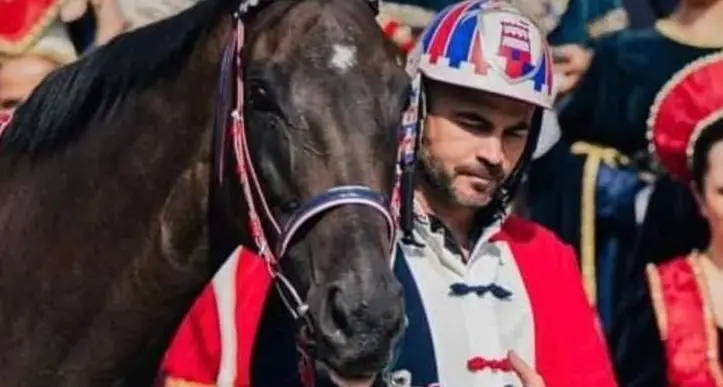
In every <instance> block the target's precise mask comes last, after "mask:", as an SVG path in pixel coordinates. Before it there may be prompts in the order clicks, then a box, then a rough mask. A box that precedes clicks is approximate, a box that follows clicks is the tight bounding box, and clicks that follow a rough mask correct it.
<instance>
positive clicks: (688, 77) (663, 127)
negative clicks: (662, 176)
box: [647, 51, 723, 182]
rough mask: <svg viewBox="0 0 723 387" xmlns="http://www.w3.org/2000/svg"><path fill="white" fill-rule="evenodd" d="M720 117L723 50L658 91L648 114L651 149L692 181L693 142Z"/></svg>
mask: <svg viewBox="0 0 723 387" xmlns="http://www.w3.org/2000/svg"><path fill="white" fill-rule="evenodd" d="M720 118H723V51H721V52H716V53H714V54H710V55H707V56H704V57H702V58H700V59H698V60H696V61H694V62H691V63H690V64H688V65H687V66H685V67H684V68H683V69H682V70H680V71H678V72H677V73H675V75H673V77H672V78H671V79H670V80H668V82H667V83H666V84H665V85H664V86H663V88H662V89H661V90H660V91H659V92H658V95H657V96H656V97H655V100H654V102H653V105H652V107H651V108H650V116H649V117H648V133H647V135H648V141H649V142H650V151H651V153H652V154H653V155H655V156H657V158H658V160H659V161H660V162H661V164H662V165H663V166H664V167H665V168H666V169H667V171H668V173H670V174H671V175H672V176H673V177H674V178H676V179H678V180H681V181H685V182H688V181H690V179H691V172H690V158H691V156H692V154H693V145H694V144H695V141H696V140H697V139H698V137H699V136H700V134H701V132H702V131H703V130H704V129H705V128H707V127H708V126H709V125H710V124H712V123H713V122H715V121H717V120H718V119H720Z"/></svg>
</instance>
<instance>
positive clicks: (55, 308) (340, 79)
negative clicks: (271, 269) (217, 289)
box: [0, 0, 407, 387]
mask: <svg viewBox="0 0 723 387" xmlns="http://www.w3.org/2000/svg"><path fill="white" fill-rule="evenodd" d="M370 5H371V6H370ZM373 6H374V4H370V3H368V2H366V1H364V0H298V1H292V0H278V1H274V2H268V4H265V3H264V2H263V1H262V4H261V5H259V6H256V7H253V8H251V9H249V10H248V11H247V12H243V13H242V17H243V20H244V22H245V23H244V24H245V26H246V28H245V31H246V39H245V44H244V46H243V49H242V52H241V54H240V57H241V58H242V62H241V63H242V67H241V69H240V73H239V74H242V79H243V85H244V91H245V95H246V98H244V99H243V100H244V101H245V107H244V109H243V115H244V116H245V118H246V119H245V122H246V131H247V137H246V139H247V141H248V144H247V145H248V148H249V150H250V151H249V152H248V154H247V156H248V157H249V159H250V160H251V162H252V163H253V166H254V168H255V171H256V175H257V176H258V180H259V182H258V187H259V188H260V189H261V191H262V194H263V195H262V196H261V195H255V196H254V197H255V198H254V199H253V200H254V201H257V203H256V206H257V208H258V207H260V206H261V204H260V199H261V198H262V197H263V198H265V201H266V202H267V203H268V204H269V207H270V208H269V210H270V213H271V215H272V216H273V218H274V219H275V221H276V223H278V224H280V225H281V226H284V225H285V224H287V223H288V222H294V225H295V226H298V227H292V229H293V230H292V231H289V230H288V229H284V230H286V233H284V232H283V231H282V232H280V233H279V232H276V230H275V227H274V225H273V223H274V222H273V221H272V220H271V219H270V218H269V217H267V216H264V213H263V212H261V216H262V222H261V223H262V226H263V230H264V231H265V234H266V236H267V238H268V241H269V242H271V243H272V245H275V244H277V243H280V242H281V240H282V239H284V240H286V241H287V242H288V243H287V244H285V246H284V248H282V249H281V250H284V251H285V253H284V254H283V255H284V256H283V259H282V260H281V267H280V270H281V271H282V272H283V273H284V274H285V275H286V276H287V277H289V279H290V280H291V283H292V285H293V288H294V289H295V290H297V291H298V293H299V294H300V295H301V298H302V299H303V301H304V302H305V303H306V304H308V305H309V307H310V309H309V312H308V315H309V316H310V319H309V320H310V322H311V324H312V325H313V328H314V330H313V332H314V333H315V334H314V339H315V340H314V341H315V342H316V343H317V347H316V352H315V354H316V356H317V360H319V361H320V362H321V363H323V364H324V365H325V366H327V367H329V368H331V369H332V370H333V371H335V372H336V373H337V374H339V375H341V376H342V377H345V378H350V379H351V378H366V377H369V376H370V375H373V374H374V373H376V372H378V371H379V370H380V369H381V367H383V365H384V363H385V362H386V361H387V360H388V358H389V356H390V353H391V352H392V347H393V345H394V342H395V340H396V338H397V336H398V335H399V334H400V332H401V330H402V326H403V314H404V313H403V301H402V297H401V289H400V286H399V284H398V283H397V282H396V279H395V278H394V276H393V274H392V272H391V270H390V268H389V263H388V258H389V247H390V244H391V243H392V235H390V233H389V230H388V228H389V225H388V213H386V211H380V209H379V208H381V206H382V202H383V201H384V200H385V199H388V198H389V195H390V194H391V192H392V189H393V185H394V180H395V173H394V171H395V161H396V156H397V147H398V126H399V121H400V118H401V111H402V109H403V107H404V106H403V104H404V102H405V100H406V87H407V78H406V75H405V74H404V73H403V71H402V69H401V68H399V67H398V66H397V65H396V64H395V58H394V56H393V54H392V51H391V50H390V48H389V46H388V43H387V42H386V41H385V40H384V38H383V35H382V32H381V31H380V29H379V28H378V26H377V25H376V24H375V20H374V13H373ZM237 10H238V4H235V2H232V1H227V0H205V1H201V2H200V3H199V4H198V5H196V6H195V7H193V8H191V9H189V10H187V11H185V12H183V13H181V14H179V15H178V16H176V17H173V18H171V19H168V20H165V21H162V22H159V23H157V24H154V25H151V26H149V27H147V28H143V29H140V30H137V31H135V32H132V33H129V34H126V35H123V36H121V37H119V38H117V39H115V40H114V41H112V42H111V43H110V44H108V45H107V46H105V47H102V48H100V49H98V50H97V51H96V52H94V53H92V54H90V55H88V56H87V57H85V58H83V59H82V60H80V61H78V62H77V63H75V64H73V65H71V66H69V67H66V68H63V69H61V70H59V71H57V72H55V73H53V74H51V75H50V76H49V77H48V79H46V80H45V82H43V84H42V85H41V86H40V87H39V88H38V89H37V91H36V92H35V93H34V94H33V96H32V97H31V98H30V99H29V100H28V102H27V103H25V104H24V105H23V106H21V107H20V108H19V109H18V110H17V112H16V114H15V117H14V119H13V121H12V124H11V125H10V126H9V128H8V129H7V131H6V132H5V134H4V135H3V137H2V138H1V139H0V384H2V385H3V386H13V387H21V386H73V387H79V386H110V385H113V386H147V385H149V384H151V383H152V381H153V379H154V377H155V375H156V372H157V368H158V365H159V362H160V359H161V358H162V355H163V353H164V351H165V349H166V348H167V345H168V343H169V340H170V339H171V337H172V335H173V334H174V331H175V329H176V328H177V326H178V324H179V323H180V320H181V319H182V317H183V316H184V314H185V313H186V312H187V310H188V309H189V307H190V305H191V303H192V302H193V300H194V298H195V297H196V296H197V295H198V293H199V292H200V290H201V289H202V287H203V286H204V284H206V283H207V281H208V280H209V279H210V278H211V276H212V275H213V273H214V272H215V271H216V270H217V269H218V267H219V266H220V265H221V263H222V262H223V260H224V259H225V257H227V256H228V255H229V253H230V252H231V251H232V249H234V248H235V246H237V245H239V244H244V245H246V246H250V247H254V246H255V243H254V242H255V241H254V240H253V239H252V237H251V234H250V232H249V230H248V226H247V224H248V212H249V208H248V207H249V206H248V203H247V200H245V198H244V195H243V194H242V189H241V188H242V187H241V184H240V182H239V176H238V175H237V170H238V168H237V167H238V166H237V165H236V162H237V158H236V157H234V156H238V153H236V152H234V147H233V146H231V145H230V144H232V143H233V141H232V139H233V140H236V139H238V138H237V137H234V136H233V135H231V134H230V133H226V132H224V131H222V130H219V131H217V132H216V133H215V135H214V130H213V128H214V127H220V128H224V127H226V125H225V123H226V121H227V120H226V119H225V118H226V117H228V116H229V114H228V110H227V109H226V107H228V106H233V105H232V104H231V103H224V102H225V100H224V98H218V95H219V94H220V93H219V86H218V85H219V78H220V75H221V73H222V70H221V68H222V66H221V63H222V57H224V55H223V54H224V52H225V49H226V48H227V47H229V42H230V40H231V37H232V36H233V30H234V27H235V22H234V19H233V17H232V14H233V13H234V12H236V11H237ZM230 63H233V62H230ZM224 67H225V68H226V67H228V68H230V70H233V68H234V67H235V66H224ZM228 68H227V69H226V70H223V71H227V70H229V69H228ZM230 70H229V71H230ZM221 84H224V85H231V86H230V87H233V86H234V85H235V84H234V83H232V82H229V83H228V84H227V83H224V82H221ZM231 91H233V90H231ZM221 94H222V93H221ZM228 95H233V93H230V94H228ZM217 111H221V112H222V113H221V115H218V114H216V112H217ZM215 117H221V118H220V123H221V124H220V125H216V126H215V125H214V119H215ZM214 138H216V139H219V138H226V141H217V142H215V141H214ZM214 144H222V145H219V146H214ZM221 155H223V156H221ZM241 156H243V155H241ZM221 157H223V160H224V163H223V164H224V168H223V169H222V172H219V171H220V170H221V169H217V168H215V167H214V166H216V165H219V164H221V163H219V162H218V161H219V160H220V158H221ZM219 174H220V175H219ZM335 187H336V188H338V190H332V191H330V190H331V189H333V188H335ZM341 196H345V197H346V198H347V199H348V198H351V199H354V198H356V199H359V200H356V201H355V200H346V201H345V200H340V197H341ZM365 203H367V204H368V203H372V204H375V205H365ZM320 204H324V205H325V206H322V207H319V205H320ZM327 205H328V206H327ZM327 207H328V208H327ZM319 208H322V209H321V210H319ZM300 211H301V212H302V213H301V214H300V213H299V212H300ZM309 211H310V212H311V214H312V215H313V216H308V215H309V213H310V212H309ZM299 219H302V220H301V221H300V222H299ZM282 229H283V227H282ZM274 251H276V252H277V253H279V251H280V250H279V249H276V250H274ZM274 298H275V297H274ZM274 305H275V302H270V306H269V307H268V309H269V313H283V314H284V317H279V316H276V317H277V318H276V320H282V319H284V318H286V319H287V322H288V320H289V319H290V318H289V317H287V316H286V311H285V310H284V309H283V308H278V307H275V306H274ZM276 306H278V305H276ZM275 310H276V312H274V311H275ZM279 310H280V311H281V312H279ZM265 319H267V320H270V321H274V320H275V319H274V318H266V317H265ZM290 326H291V327H294V328H292V329H295V325H293V324H290ZM267 330H268V329H267ZM294 333H295V332H291V333H290V335H291V336H292V337H293V335H294ZM280 340H281V339H280ZM282 341H283V340H282ZM279 345H282V344H279ZM262 379H263V378H262ZM254 385H260V386H262V385H265V384H254Z"/></svg>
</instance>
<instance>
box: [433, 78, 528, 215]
mask: <svg viewBox="0 0 723 387" xmlns="http://www.w3.org/2000/svg"><path fill="white" fill-rule="evenodd" d="M427 95H428V107H429V109H428V114H427V117H426V121H425V125H424V133H423V139H422V147H421V152H420V161H421V167H422V171H423V173H424V174H425V175H426V180H427V183H429V184H430V185H432V186H433V187H432V188H433V189H434V190H435V191H437V192H438V193H439V194H440V195H442V196H443V197H440V198H438V200H442V201H446V202H448V203H449V204H453V205H456V206H462V207H472V208H479V207H483V206H485V205H487V204H488V203H489V202H490V201H491V199H492V197H493V193H494V192H495V191H496V190H497V189H498V188H499V187H500V185H501V184H502V182H503V181H504V179H505V177H507V176H508V175H509V174H510V172H511V171H512V169H513V168H514V167H515V165H516V164H517V162H518V161H519V159H520V157H521V155H522V152H523V150H524V147H525V144H526V143H527V138H528V135H529V131H530V125H531V123H532V116H533V113H534V111H535V107H534V106H533V105H532V104H529V103H527V102H521V101H517V100H513V99H510V98H506V97H501V96H497V95H494V94H490V93H485V92H481V91H477V90H473V89H467V88H461V87H457V86H450V85H443V84H440V83H431V84H430V85H429V86H428V93H427Z"/></svg>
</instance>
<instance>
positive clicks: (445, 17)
mask: <svg viewBox="0 0 723 387" xmlns="http://www.w3.org/2000/svg"><path fill="white" fill-rule="evenodd" d="M407 70H408V71H409V73H410V76H411V77H412V79H413V92H412V94H413V95H416V96H419V98H418V99H417V100H413V101H412V103H411V109H412V114H411V115H412V116H414V115H416V116H417V117H419V120H420V121H419V123H420V128H421V141H420V145H419V149H418V152H417V154H418V158H419V160H418V162H417V168H416V174H417V175H416V186H415V192H414V200H415V203H414V205H415V220H414V225H413V233H412V235H411V238H404V239H402V242H400V243H399V244H398V249H397V254H396V255H395V261H394V270H395V272H396V274H397V276H398V278H399V280H400V281H401V282H402V284H403V287H404V290H405V302H406V308H407V316H408V319H409V325H408V327H407V329H406V331H405V336H404V338H403V340H402V342H401V343H400V351H399V356H398V357H397V359H396V361H395V363H394V364H393V365H392V366H391V367H390V369H389V372H388V373H387V384H389V385H391V386H479V387H486V386H521V385H523V384H521V381H520V379H519V377H518V375H517V374H516V373H515V372H513V371H514V370H513V368H514V367H512V366H511V364H510V356H509V354H510V353H511V352H512V353H515V354H516V355H517V356H519V358H521V359H522V360H524V362H526V363H527V364H528V365H530V366H532V367H533V368H535V369H536V370H537V372H538V373H539V375H540V376H541V377H542V379H543V380H544V383H545V384H546V385H547V386H548V387H560V386H570V387H579V386H586V387H592V386H614V385H615V380H614V377H613V374H612V369H611V365H610V361H609V359H608V357H607V351H606V348H605V344H604V342H603V340H602V336H601V333H600V331H599V330H598V327H597V325H596V317H595V313H594V311H593V308H592V307H591V306H590V304H589V303H588V302H587V301H586V298H585V293H584V290H583V286H582V281H581V280H580V278H579V277H580V276H579V271H578V268H577V266H576V259H575V255H574V253H573V251H572V250H571V249H570V248H569V247H568V246H566V245H564V244H563V243H562V242H561V241H560V240H559V239H558V238H557V237H556V236H554V235H553V234H552V233H551V232H549V231H548V230H545V229H543V228H542V227H541V226H538V225H536V224H534V223H531V222H528V221H525V220H522V219H519V218H516V217H511V216H508V211H509V205H510V201H511V199H512V198H513V197H514V195H515V191H516V190H517V188H518V185H519V183H520V180H521V178H522V176H523V174H524V172H525V170H526V168H527V166H528V164H529V163H530V161H531V159H532V157H533V153H534V151H535V149H534V148H535V144H536V143H537V139H538V136H539V132H540V127H541V125H542V116H543V112H544V111H545V110H546V109H551V108H552V105H553V102H554V98H555V96H554V86H553V84H552V83H553V82H552V78H553V76H552V73H553V71H552V60H551V56H550V49H549V47H548V46H547V43H546V42H545V37H544V34H543V33H542V32H541V31H540V29H539V28H538V27H537V26H536V25H535V23H534V22H532V20H531V19H530V18H528V17H527V16H525V15H523V14H522V13H521V12H520V11H519V10H517V9H516V8H514V7H513V6H511V5H509V4H508V3H506V2H501V1H499V2H498V1H488V0H466V1H462V2H460V3H457V4H453V5H450V6H449V7H447V8H445V9H444V10H442V11H441V12H439V13H438V14H437V15H436V16H435V18H434V19H433V20H432V21H431V23H430V24H429V26H428V27H427V29H426V30H425V31H424V32H423V33H422V35H421V37H420V39H419V41H418V44H417V46H416V48H415V49H414V50H413V51H412V53H411V54H410V56H409V58H408V64H407ZM415 109H418V111H419V114H414V110H415ZM407 113H408V114H409V113H410V112H407ZM406 117H409V115H405V118H406ZM561 173H563V172H562V171H561Z"/></svg>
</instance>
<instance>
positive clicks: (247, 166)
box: [216, 0, 417, 386]
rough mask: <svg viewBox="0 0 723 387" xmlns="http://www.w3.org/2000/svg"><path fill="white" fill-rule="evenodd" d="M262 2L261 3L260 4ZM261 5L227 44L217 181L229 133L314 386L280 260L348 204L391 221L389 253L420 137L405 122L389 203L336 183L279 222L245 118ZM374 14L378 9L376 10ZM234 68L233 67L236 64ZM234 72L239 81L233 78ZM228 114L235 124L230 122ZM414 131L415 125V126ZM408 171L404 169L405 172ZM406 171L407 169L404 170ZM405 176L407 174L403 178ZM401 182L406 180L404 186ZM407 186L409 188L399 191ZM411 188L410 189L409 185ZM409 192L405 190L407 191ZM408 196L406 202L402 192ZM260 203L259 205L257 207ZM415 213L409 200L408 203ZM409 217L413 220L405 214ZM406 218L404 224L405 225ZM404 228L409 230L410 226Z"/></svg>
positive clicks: (296, 305) (306, 334)
mask: <svg viewBox="0 0 723 387" xmlns="http://www.w3.org/2000/svg"><path fill="white" fill-rule="evenodd" d="M368 1H369V2H370V5H372V8H374V4H376V2H375V1H373V0H368ZM262 5H263V4H262ZM258 6H259V0H249V1H243V2H242V3H241V5H240V6H239V9H238V12H237V13H236V14H235V15H234V18H235V22H236V25H235V27H234V31H233V34H232V35H233V36H232V40H231V42H230V43H229V45H228V47H227V49H226V51H225V53H224V58H223V61H222V68H221V75H220V76H221V81H220V83H221V87H220V94H221V98H220V101H219V106H218V109H217V120H216V131H217V134H218V136H219V140H220V142H219V143H217V145H218V148H217V150H218V152H219V156H220V158H219V165H218V168H219V179H220V181H219V183H222V181H223V176H224V173H223V169H224V160H225V157H223V156H224V151H225V149H226V146H225V144H226V141H227V133H226V132H227V131H228V134H229V135H230V140H231V141H232V145H233V150H234V156H235V157H234V158H235V160H236V172H237V174H238V177H239V180H240V183H241V185H242V189H243V195H244V199H245V201H246V203H247V206H248V221H249V223H248V225H249V230H250V233H251V236H252V238H253V241H254V244H255V245H256V246H255V247H256V248H257V249H258V255H259V256H260V257H262V258H263V259H264V261H265V263H266V266H267V269H268V272H269V274H270V276H271V278H272V279H273V280H274V284H275V286H276V288H277V291H278V293H279V296H280V298H281V300H282V302H283V303H284V304H285V306H286V309H288V311H289V313H290V314H291V315H292V317H293V318H294V320H295V321H297V323H299V337H298V339H297V348H298V350H299V353H300V354H301V364H300V373H301V376H302V379H303V382H304V384H305V385H307V386H313V385H314V372H313V370H314V365H313V362H312V356H311V354H312V353H313V351H310V348H311V349H313V348H314V345H313V344H314V342H313V339H312V334H313V332H314V327H313V324H312V321H311V319H310V318H309V316H308V309H309V306H308V304H307V302H306V301H305V300H304V299H302V297H301V296H300V295H299V292H298V291H297V290H296V288H295V287H294V286H293V284H292V283H291V282H290V281H289V280H288V279H287V277H286V276H285V275H284V274H283V273H282V270H281V267H280V260H281V259H282V258H283V257H284V255H285V254H286V253H287V251H288V249H289V247H290V245H291V243H292V241H293V240H294V238H295V237H296V236H297V235H298V233H299V232H300V230H302V229H303V227H304V226H305V225H306V224H308V222H309V221H310V220H312V219H315V218H318V217H319V216H323V214H324V213H326V212H327V211H329V210H331V209H334V208H337V207H341V206H346V205H362V206H366V207H371V208H373V209H375V210H376V212H378V213H379V214H381V215H382V216H383V217H384V219H385V221H386V223H387V226H388V228H387V232H388V235H389V240H390V242H391V243H390V246H389V249H390V257H391V252H392V250H393V248H394V244H395V241H396V239H395V237H396V230H397V226H398V225H399V221H400V216H399V215H400V211H401V207H402V206H401V204H402V202H406V201H407V196H408V197H409V203H411V191H412V190H411V174H410V173H409V171H408V169H409V168H402V166H407V167H408V166H409V165H411V163H410V158H411V157H412V156H410V153H411V154H413V153H414V145H415V143H416V141H417V139H416V130H412V128H410V127H409V126H406V127H405V128H404V129H405V130H404V131H403V133H402V136H401V137H400V140H401V143H400V146H399V151H398V157H399V163H398V164H397V170H396V183H395V187H394V190H393V193H392V198H391V201H390V200H388V199H387V198H386V197H385V195H384V194H382V193H379V192H377V191H375V190H373V189H371V188H370V187H366V186H361V185H343V186H338V187H333V188H331V189H329V190H327V191H324V192H320V193H318V194H317V195H316V196H313V197H312V198H310V199H308V200H307V201H306V202H304V203H302V205H301V206H300V207H299V208H297V209H296V210H295V212H294V213H293V214H292V216H291V217H290V218H289V220H288V221H287V222H286V223H285V224H284V225H280V224H279V222H278V220H277V219H276V217H275V216H274V215H273V213H272V211H271V209H270V207H269V204H268V202H267V201H266V196H265V195H264V191H263V189H262V186H261V184H260V182H259V179H258V176H257V174H256V170H255V168H254V162H253V160H252V158H251V153H250V151H249V144H248V132H247V130H246V121H245V119H244V102H245V96H244V74H243V62H242V61H243V58H242V51H243V47H244V43H245V26H244V16H245V15H247V14H248V13H249V12H251V11H252V9H253V8H254V7H258ZM375 12H376V9H375ZM234 67H235V68H234ZM233 70H235V82H232V81H231V79H230V77H231V74H233V73H234V71H233ZM229 85H234V86H235V89H236V90H235V95H234V93H233V90H228V89H229ZM229 98H235V106H234V107H233V109H232V110H231V112H230V113H228V114H227V110H226V105H230V103H229ZM229 115H230V118H231V122H230V125H227V124H228V121H227V119H228V117H229ZM415 129H416V127H415ZM403 169H404V171H403ZM404 172H407V173H404ZM402 176H404V178H402ZM400 182H403V184H400ZM400 186H404V187H403V188H405V189H400ZM407 187H410V188H409V189H406V188H407ZM402 191H404V192H406V193H407V194H404V192H402ZM403 194H404V196H405V198H404V200H402V195H403ZM257 204H258V206H257ZM407 207H408V208H409V209H410V210H409V211H401V212H411V207H412V206H411V204H410V205H408V206H407ZM262 217H263V219H264V220H265V221H266V222H267V223H268V225H269V226H270V227H269V228H270V230H269V231H270V232H271V234H272V235H270V236H271V237H273V238H274V240H275V242H276V243H275V244H273V245H271V244H270V243H269V238H268V237H267V233H266V231H265V230H264V227H263V224H262V221H261V219H262ZM407 218H410V217H409V216H407ZM404 220H405V219H402V223H403V225H404V223H405V222H404ZM402 228H403V229H411V227H409V228H406V227H402Z"/></svg>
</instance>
